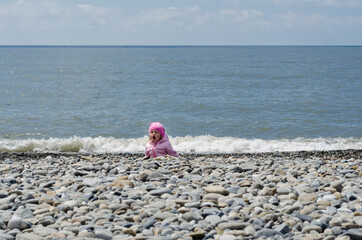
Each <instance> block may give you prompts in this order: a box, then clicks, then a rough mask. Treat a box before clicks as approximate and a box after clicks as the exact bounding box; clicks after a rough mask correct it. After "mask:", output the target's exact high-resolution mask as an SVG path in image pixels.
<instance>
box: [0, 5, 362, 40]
mask: <svg viewBox="0 0 362 240" xmlns="http://www.w3.org/2000/svg"><path fill="white" fill-rule="evenodd" d="M0 45H362V0H168V1H167V0H0Z"/></svg>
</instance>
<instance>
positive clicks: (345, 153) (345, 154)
mask: <svg viewBox="0 0 362 240" xmlns="http://www.w3.org/2000/svg"><path fill="white" fill-rule="evenodd" d="M47 156H52V157H57V156H65V157H71V156H93V157H117V156H119V157H133V158H140V157H143V156H144V153H80V152H0V160H4V159H6V158H10V159H11V158H19V159H25V158H34V159H40V158H45V157H47ZM181 157H182V158H197V157H208V158H209V157H236V158H243V157H246V158H251V157H256V158H260V157H268V158H273V157H275V158H278V157H286V158H299V157H322V158H328V157H334V158H343V159H346V158H356V159H361V158H362V149H346V150H322V151H319V150H315V151H285V152H262V153H181Z"/></svg>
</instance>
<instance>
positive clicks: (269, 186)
mask: <svg viewBox="0 0 362 240" xmlns="http://www.w3.org/2000/svg"><path fill="white" fill-rule="evenodd" d="M361 155H362V154H361V150H345V151H325V152H288V153H261V154H203V155H200V154H183V156H182V157H181V158H178V159H177V158H168V157H164V158H157V159H143V156H142V154H98V155H97V154H94V155H86V154H84V155H82V154H65V153H64V154H62V153H58V154H55V153H52V154H50V153H49V154H46V153H36V154H35V153H0V172H1V176H0V189H1V190H0V239H11V240H13V239H20V240H22V239H23V240H25V239H35V240H36V239H49V240H50V239H75V240H76V239H105V240H110V239H115V240H117V239H185V240H186V239H219V240H229V239H230V240H233V239H259V238H260V239H323V240H329V239H331V240H332V239H339V240H342V239H362V233H361V228H362V178H361V175H362V160H361Z"/></svg>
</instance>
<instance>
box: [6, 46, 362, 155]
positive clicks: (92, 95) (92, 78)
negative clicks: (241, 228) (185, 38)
mask: <svg viewBox="0 0 362 240" xmlns="http://www.w3.org/2000/svg"><path fill="white" fill-rule="evenodd" d="M361 66H362V47H287V46H281V47H272V46H265V47H263V46H260V47H259V46H250V47H249V46H248V47H246V46H235V47H234V46H233V47H222V46H221V47H182V46H178V47H0V82H1V85H0V151H90V152H92V151H103V152H124V151H131V152H132V151H135V152H138V151H143V146H144V143H145V141H146V138H145V137H144V136H145V135H146V134H147V129H148V125H149V123H151V122H153V121H159V122H161V123H163V124H164V126H165V127H166V130H167V132H168V134H169V135H170V136H171V137H172V138H173V141H174V143H175V144H177V146H178V149H179V150H180V151H184V152H189V151H196V152H243V151H251V152H253V151H280V150H283V151H288V150H296V149H297V150H303V149H308V150H310V149H315V150H318V149H329V148H333V149H340V148H341V149H344V148H361V147H362V143H361V137H362V124H361V120H362V118H361V113H362V107H361V100H362V97H361V92H362V87H361V86H362V68H361ZM287 143H288V144H287ZM233 144H234V146H233ZM235 144H236V145H235ZM198 147H199V148H198ZM175 148H176V147H175Z"/></svg>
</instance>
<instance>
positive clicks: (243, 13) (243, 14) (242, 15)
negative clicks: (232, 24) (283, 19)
mask: <svg viewBox="0 0 362 240" xmlns="http://www.w3.org/2000/svg"><path fill="white" fill-rule="evenodd" d="M220 16H222V17H225V16H226V17H231V18H233V19H234V20H236V21H242V20H248V19H252V18H257V17H261V16H263V13H262V12H261V11H258V10H233V9H224V10H221V11H220Z"/></svg>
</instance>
